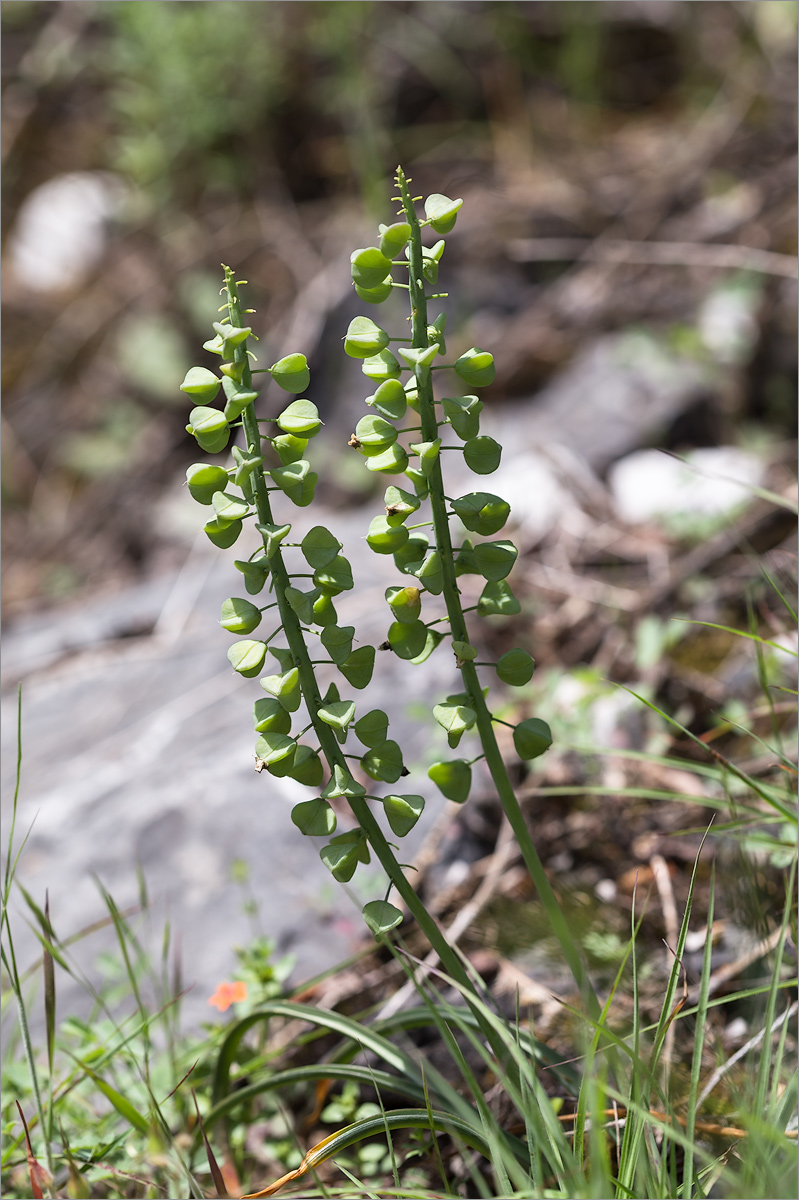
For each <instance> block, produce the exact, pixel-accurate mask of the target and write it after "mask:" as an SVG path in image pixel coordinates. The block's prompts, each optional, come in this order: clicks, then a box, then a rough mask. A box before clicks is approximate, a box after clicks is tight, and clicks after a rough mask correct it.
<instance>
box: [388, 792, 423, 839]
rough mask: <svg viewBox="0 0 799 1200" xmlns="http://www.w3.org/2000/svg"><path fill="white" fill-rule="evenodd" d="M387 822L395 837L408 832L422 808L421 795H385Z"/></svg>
mask: <svg viewBox="0 0 799 1200" xmlns="http://www.w3.org/2000/svg"><path fill="white" fill-rule="evenodd" d="M383 808H384V809H385V813H386V817H387V818H388V823H389V825H390V826H391V828H392V830H393V832H394V833H396V835H397V837H405V834H406V833H410V831H411V830H412V829H413V827H414V825H415V824H416V822H417V821H418V820H419V817H420V816H421V815H422V811H423V809H424V799H423V798H422V797H421V796H386V797H385V799H384V800H383Z"/></svg>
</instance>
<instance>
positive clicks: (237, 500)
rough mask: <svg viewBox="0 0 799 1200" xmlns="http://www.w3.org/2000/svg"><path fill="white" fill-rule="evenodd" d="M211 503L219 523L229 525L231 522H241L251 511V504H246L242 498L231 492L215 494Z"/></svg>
mask: <svg viewBox="0 0 799 1200" xmlns="http://www.w3.org/2000/svg"><path fill="white" fill-rule="evenodd" d="M211 503H212V504H213V506H214V512H215V513H216V519H217V521H219V522H220V523H221V522H222V521H225V522H226V523H227V524H228V525H229V524H230V523H231V521H240V520H241V519H242V517H246V516H247V514H248V512H249V511H250V506H249V504H245V502H244V501H243V500H242V499H241V497H240V496H234V495H232V494H231V493H230V492H214V495H213V498H212V500H211Z"/></svg>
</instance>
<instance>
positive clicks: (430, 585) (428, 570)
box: [410, 550, 444, 596]
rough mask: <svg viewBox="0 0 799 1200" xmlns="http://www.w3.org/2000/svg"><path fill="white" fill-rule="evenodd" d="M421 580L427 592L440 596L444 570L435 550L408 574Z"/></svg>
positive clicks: (442, 587) (439, 556)
mask: <svg viewBox="0 0 799 1200" xmlns="http://www.w3.org/2000/svg"><path fill="white" fill-rule="evenodd" d="M410 573H411V575H415V576H416V578H417V579H419V580H421V582H422V583H423V584H424V586H425V588H426V589H427V591H428V592H430V593H431V594H432V595H433V596H440V595H441V593H442V592H443V590H444V568H443V566H442V565H441V555H440V554H439V552H438V551H437V550H434V551H433V553H432V554H430V555H428V557H427V558H426V559H425V560H424V562H423V563H421V564H420V565H419V566H418V567H417V568H416V570H414V571H411V572H410Z"/></svg>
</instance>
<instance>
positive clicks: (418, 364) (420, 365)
mask: <svg viewBox="0 0 799 1200" xmlns="http://www.w3.org/2000/svg"><path fill="white" fill-rule="evenodd" d="M439 348H440V347H439V346H438V343H436V344H435V345H433V346H423V347H420V348H418V349H417V348H416V347H414V346H400V347H399V348H398V350H397V353H398V354H399V355H400V357H401V358H403V359H404V360H405V362H406V363H407V364H408V366H409V367H410V368H411V370H413V371H414V372H419V371H421V373H422V378H426V377H427V374H428V372H429V370H430V366H431V365H432V363H433V360H434V359H435V357H436V355H437V354H438V351H439Z"/></svg>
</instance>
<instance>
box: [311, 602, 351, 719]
mask: <svg viewBox="0 0 799 1200" xmlns="http://www.w3.org/2000/svg"><path fill="white" fill-rule="evenodd" d="M354 633H355V626H354V625H344V626H342V627H341V628H339V626H338V625H328V626H327V628H326V629H323V630H322V632H321V634H320V635H319V636H320V640H321V642H322V645H323V646H324V648H325V650H327V652H328V654H329V655H330V657H331V658H332V659H333V662H334V663H342V662H346V660H347V659H348V658H349V656H350V654H351V653H352V638H353V635H354ZM356 732H357V731H356Z"/></svg>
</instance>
